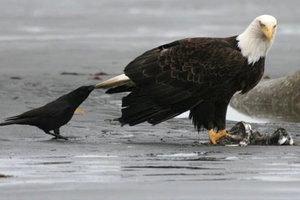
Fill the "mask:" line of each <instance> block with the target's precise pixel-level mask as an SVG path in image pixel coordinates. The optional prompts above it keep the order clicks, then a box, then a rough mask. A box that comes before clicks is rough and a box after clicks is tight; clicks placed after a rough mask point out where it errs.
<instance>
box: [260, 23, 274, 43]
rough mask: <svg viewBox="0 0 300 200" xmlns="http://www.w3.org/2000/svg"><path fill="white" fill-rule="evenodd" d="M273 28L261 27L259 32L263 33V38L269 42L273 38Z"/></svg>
mask: <svg viewBox="0 0 300 200" xmlns="http://www.w3.org/2000/svg"><path fill="white" fill-rule="evenodd" d="M274 29H275V28H274V27H271V26H263V27H261V31H262V32H263V34H264V36H265V37H266V39H267V40H268V41H269V42H270V41H271V40H272V38H273V34H274Z"/></svg>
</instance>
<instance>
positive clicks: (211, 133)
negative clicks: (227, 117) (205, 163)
mask: <svg viewBox="0 0 300 200" xmlns="http://www.w3.org/2000/svg"><path fill="white" fill-rule="evenodd" d="M226 135H227V131H226V130H225V129H224V130H220V131H218V132H217V133H216V132H215V131H214V129H210V130H209V131H208V137H209V140H210V142H211V143H212V144H218V143H219V140H220V138H222V137H225V136H226Z"/></svg>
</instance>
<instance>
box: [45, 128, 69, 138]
mask: <svg viewBox="0 0 300 200" xmlns="http://www.w3.org/2000/svg"><path fill="white" fill-rule="evenodd" d="M45 133H46V134H49V135H52V136H54V139H63V140H68V138H66V137H63V136H61V135H59V129H55V130H54V133H51V132H50V131H45Z"/></svg>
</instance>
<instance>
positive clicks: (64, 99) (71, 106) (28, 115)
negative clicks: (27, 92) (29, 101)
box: [0, 85, 95, 139]
mask: <svg viewBox="0 0 300 200" xmlns="http://www.w3.org/2000/svg"><path fill="white" fill-rule="evenodd" d="M94 88H95V87H94V86H93V85H90V86H82V87H79V88H77V89H76V90H74V91H72V92H70V93H68V94H66V95H63V96H61V97H59V98H58V99H56V100H55V101H52V102H50V103H48V104H46V105H44V106H42V107H39V108H36V109H33V110H30V111H27V112H25V113H23V114H20V115H17V116H13V117H9V118H7V119H6V120H5V122H3V123H0V126H6V125H11V124H22V125H30V126H36V127H38V128H40V129H42V130H43V131H44V132H45V133H46V134H49V135H53V136H54V137H55V138H59V139H67V138H65V137H63V136H61V135H60V132H59V128H60V127H61V126H63V125H65V124H66V123H68V122H69V121H70V120H71V118H72V116H73V114H74V112H75V110H76V108H77V107H78V106H79V105H80V104H81V103H82V102H83V101H84V100H85V99H86V98H87V97H88V96H89V94H90V93H91V92H92V91H93V90H94ZM52 130H53V132H50V131H52Z"/></svg>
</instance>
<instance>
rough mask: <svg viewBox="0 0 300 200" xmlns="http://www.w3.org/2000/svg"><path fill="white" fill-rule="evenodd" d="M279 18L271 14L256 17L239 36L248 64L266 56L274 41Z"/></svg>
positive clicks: (239, 42)
mask: <svg viewBox="0 0 300 200" xmlns="http://www.w3.org/2000/svg"><path fill="white" fill-rule="evenodd" d="M276 28H277V20H276V18H275V17H273V16H271V15H261V16H258V17H256V18H255V19H254V20H253V21H252V22H251V23H250V25H249V26H248V27H247V29H246V30H245V31H244V32H243V33H242V34H240V35H239V36H238V37H237V40H238V47H239V48H240V49H241V52H242V54H243V56H244V57H246V58H247V59H248V64H254V63H255V62H257V61H258V60H259V59H260V58H262V57H265V56H266V54H267V52H268V50H269V49H270V48H271V46H272V43H273V41H274V37H275V33H276Z"/></svg>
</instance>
